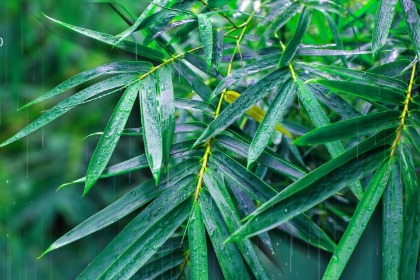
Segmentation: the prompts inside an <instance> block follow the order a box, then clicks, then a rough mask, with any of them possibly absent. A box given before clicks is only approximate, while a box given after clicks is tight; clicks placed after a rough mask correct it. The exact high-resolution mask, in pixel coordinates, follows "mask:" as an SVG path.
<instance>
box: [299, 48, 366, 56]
mask: <svg viewBox="0 0 420 280" xmlns="http://www.w3.org/2000/svg"><path fill="white" fill-rule="evenodd" d="M371 53H372V51H363V50H351V51H349V50H329V49H314V48H300V49H298V50H297V53H296V54H297V55H300V56H353V55H362V54H371Z"/></svg>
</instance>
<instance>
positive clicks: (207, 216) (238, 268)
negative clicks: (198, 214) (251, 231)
mask: <svg viewBox="0 0 420 280" xmlns="http://www.w3.org/2000/svg"><path fill="white" fill-rule="evenodd" d="M198 198H199V199H198V201H199V203H200V205H202V208H201V210H202V212H203V217H204V223H205V225H206V229H207V232H208V234H209V237H210V240H211V242H212V244H213V247H214V251H215V252H216V256H217V260H218V261H219V264H220V267H221V268H222V272H223V276H224V277H225V279H235V278H236V277H237V276H238V275H240V276H241V279H244V280H245V279H251V278H250V276H249V274H248V271H247V268H246V265H245V263H244V260H243V258H242V256H241V253H240V252H239V249H238V247H237V246H236V245H235V244H233V243H231V244H223V241H224V240H225V239H226V238H227V237H228V236H229V235H230V232H229V229H228V228H227V226H226V224H225V222H224V221H223V218H222V217H221V215H220V213H219V210H217V208H216V205H215V204H214V202H213V200H212V198H211V196H210V194H209V193H208V191H207V190H206V189H203V190H202V191H201V192H200V195H199V197H198Z"/></svg>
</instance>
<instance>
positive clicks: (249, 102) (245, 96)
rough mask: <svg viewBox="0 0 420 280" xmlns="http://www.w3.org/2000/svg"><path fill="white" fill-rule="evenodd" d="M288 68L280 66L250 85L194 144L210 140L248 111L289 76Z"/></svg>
mask: <svg viewBox="0 0 420 280" xmlns="http://www.w3.org/2000/svg"><path fill="white" fill-rule="evenodd" d="M287 70H288V69H287V68H286V69H285V68H280V69H278V70H276V71H274V72H272V73H271V74H269V75H267V76H265V77H264V78H262V79H261V80H260V81H258V82H257V83H255V84H254V85H252V86H250V87H249V88H248V89H247V90H246V91H245V92H244V93H242V94H241V96H240V97H239V98H238V99H236V101H235V102H233V103H232V104H230V105H229V106H228V107H227V108H226V109H225V110H223V111H222V112H221V114H220V115H219V116H218V117H217V118H216V119H215V120H214V121H212V122H211V123H210V124H209V126H208V127H207V128H206V130H205V131H204V132H203V134H202V135H201V136H200V138H198V140H197V141H196V143H195V144H194V146H197V145H198V144H200V143H202V142H205V141H206V140H208V139H209V138H210V137H213V136H214V135H216V134H218V133H220V132H221V131H222V130H224V129H225V128H226V127H228V126H229V125H231V124H232V123H233V122H234V121H235V120H236V119H237V118H239V117H240V116H241V115H242V114H243V113H245V112H246V111H248V110H249V109H250V108H251V107H252V106H253V105H254V104H255V103H257V102H258V101H259V100H261V99H262V98H263V97H264V96H266V95H267V94H268V93H270V92H271V91H272V90H273V89H274V88H275V87H276V86H278V85H280V84H281V83H283V82H284V80H285V79H287V77H288V71H287Z"/></svg>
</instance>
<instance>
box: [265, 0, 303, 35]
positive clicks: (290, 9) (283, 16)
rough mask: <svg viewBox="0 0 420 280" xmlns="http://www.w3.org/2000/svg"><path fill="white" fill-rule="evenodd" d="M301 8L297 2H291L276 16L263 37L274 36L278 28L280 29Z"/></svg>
mask: <svg viewBox="0 0 420 280" xmlns="http://www.w3.org/2000/svg"><path fill="white" fill-rule="evenodd" d="M301 8H302V4H301V3H299V2H292V3H290V4H289V5H288V6H287V7H286V8H284V9H282V11H281V13H280V14H279V15H277V16H276V18H275V20H274V21H273V23H272V24H271V25H270V27H269V28H267V30H266V31H265V32H264V35H265V36H266V37H267V36H271V35H272V34H275V33H276V32H277V31H278V30H279V29H280V28H282V27H283V26H284V25H285V24H286V23H287V22H288V21H289V20H290V19H291V18H292V17H293V16H295V15H296V14H297V13H298V12H299V10H300V9H301Z"/></svg>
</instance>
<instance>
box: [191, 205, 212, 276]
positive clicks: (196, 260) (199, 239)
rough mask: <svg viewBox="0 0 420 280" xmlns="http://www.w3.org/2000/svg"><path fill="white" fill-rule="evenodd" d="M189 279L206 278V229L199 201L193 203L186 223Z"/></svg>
mask: <svg viewBox="0 0 420 280" xmlns="http://www.w3.org/2000/svg"><path fill="white" fill-rule="evenodd" d="M188 241H189V248H190V267H191V279H203V280H205V279H208V278H209V276H208V275H209V271H208V270H209V268H208V263H207V245H206V231H205V227H204V220H203V214H202V213H201V206H200V204H199V203H194V206H193V212H192V216H191V219H190V221H189V225H188Z"/></svg>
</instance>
